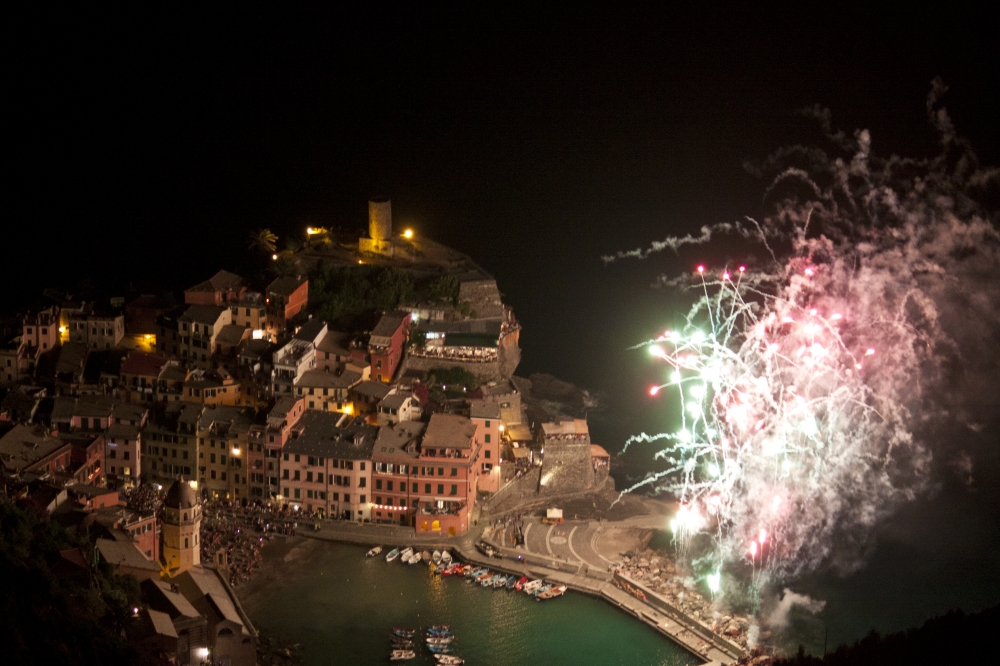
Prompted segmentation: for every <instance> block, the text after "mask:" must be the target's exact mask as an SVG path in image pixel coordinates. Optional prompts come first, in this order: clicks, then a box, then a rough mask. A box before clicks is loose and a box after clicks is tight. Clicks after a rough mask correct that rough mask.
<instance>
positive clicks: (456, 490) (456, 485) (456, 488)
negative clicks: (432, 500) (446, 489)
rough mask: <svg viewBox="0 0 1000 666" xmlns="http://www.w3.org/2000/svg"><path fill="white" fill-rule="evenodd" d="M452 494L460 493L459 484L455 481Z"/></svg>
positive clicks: (452, 485)
mask: <svg viewBox="0 0 1000 666" xmlns="http://www.w3.org/2000/svg"><path fill="white" fill-rule="evenodd" d="M451 494H452V495H457V494H458V484H455V483H453V484H451Z"/></svg>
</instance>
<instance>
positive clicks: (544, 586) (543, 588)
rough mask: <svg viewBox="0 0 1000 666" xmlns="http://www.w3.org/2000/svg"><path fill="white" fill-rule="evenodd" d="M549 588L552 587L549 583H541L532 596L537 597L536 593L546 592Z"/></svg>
mask: <svg viewBox="0 0 1000 666" xmlns="http://www.w3.org/2000/svg"><path fill="white" fill-rule="evenodd" d="M551 589H552V585H549V584H546V585H542V586H541V587H540V588H538V590H537V591H536V592H535V593H534V594H533V595H532V596H534V597H538V595H540V594H545V593H546V592H548V591H549V590H551Z"/></svg>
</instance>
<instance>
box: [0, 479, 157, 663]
mask: <svg viewBox="0 0 1000 666" xmlns="http://www.w3.org/2000/svg"><path fill="white" fill-rule="evenodd" d="M79 545H81V544H80V543H79V542H77V541H76V540H75V539H73V538H72V537H71V536H70V535H69V534H68V533H67V532H66V531H65V530H64V529H63V528H62V527H61V526H60V525H58V524H56V523H54V522H51V521H48V520H45V519H44V518H42V517H41V516H39V515H38V514H36V513H35V512H33V511H29V510H25V509H22V508H19V507H17V506H15V505H14V503H13V502H12V501H10V499H9V498H7V497H6V496H0V580H2V581H3V582H4V590H3V594H2V595H0V618H2V619H0V645H3V649H4V651H5V655H6V659H4V660H3V663H7V664H19V665H21V666H24V665H31V664H39V665H48V664H62V665H72V664H95V665H97V664H138V663H140V661H141V660H140V658H139V655H137V654H136V653H135V652H134V651H133V650H132V648H130V647H129V645H128V643H127V642H126V640H125V638H124V636H123V630H124V629H125V626H126V625H127V624H128V623H129V622H131V619H132V608H133V607H134V606H138V605H139V585H138V583H137V582H136V580H135V579H134V578H132V577H131V576H116V575H115V574H114V572H113V571H112V570H111V569H110V567H103V568H101V567H99V568H98V569H97V570H95V571H94V572H93V573H92V574H91V576H90V580H89V581H80V580H74V579H70V578H58V577H56V576H54V575H53V574H52V572H51V571H50V569H49V565H48V563H49V562H54V561H56V560H57V559H58V556H59V551H60V550H65V549H68V548H73V547H76V546H79Z"/></svg>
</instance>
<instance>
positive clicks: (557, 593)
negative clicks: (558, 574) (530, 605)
mask: <svg viewBox="0 0 1000 666" xmlns="http://www.w3.org/2000/svg"><path fill="white" fill-rule="evenodd" d="M567 589H568V588H567V587H566V586H565V585H556V586H555V587H551V588H549V589H548V590H545V591H544V592H539V593H538V596H537V597H535V599H536V600H538V601H545V600H546V599H555V598H556V597H561V596H562V595H563V594H565V593H566V590H567Z"/></svg>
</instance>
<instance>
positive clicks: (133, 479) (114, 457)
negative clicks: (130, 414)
mask: <svg viewBox="0 0 1000 666" xmlns="http://www.w3.org/2000/svg"><path fill="white" fill-rule="evenodd" d="M141 439H142V434H141V433H140V434H139V436H138V437H136V438H135V439H126V438H121V437H111V438H107V440H106V441H105V443H104V470H105V475H106V476H107V477H108V479H109V480H110V479H111V478H112V477H114V478H115V479H116V480H117V485H118V487H121V486H122V485H125V486H130V485H137V484H138V483H139V477H140V476H141V474H142V472H141V469H142V467H141V459H140V456H141V450H142V446H141V444H140V442H141Z"/></svg>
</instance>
